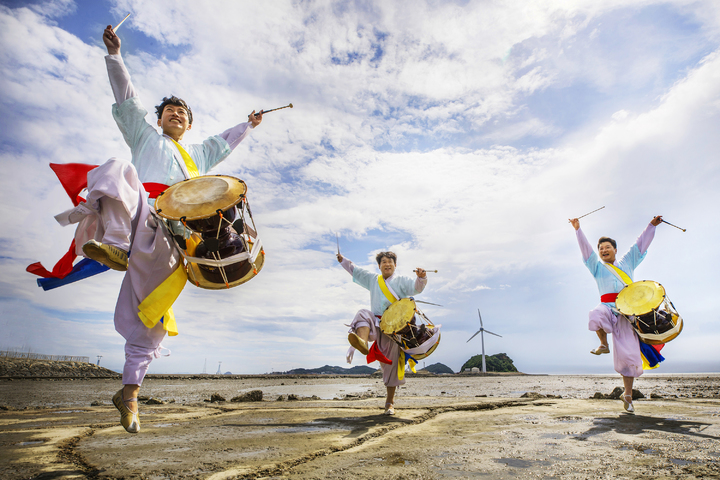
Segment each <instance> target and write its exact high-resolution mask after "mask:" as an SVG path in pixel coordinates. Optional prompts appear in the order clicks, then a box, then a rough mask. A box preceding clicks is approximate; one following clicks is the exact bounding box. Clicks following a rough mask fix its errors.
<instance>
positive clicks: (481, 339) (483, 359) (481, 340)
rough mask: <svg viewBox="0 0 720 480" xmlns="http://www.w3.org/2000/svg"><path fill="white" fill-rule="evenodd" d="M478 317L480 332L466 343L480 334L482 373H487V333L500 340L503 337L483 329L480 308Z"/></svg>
mask: <svg viewBox="0 0 720 480" xmlns="http://www.w3.org/2000/svg"><path fill="white" fill-rule="evenodd" d="M478 317H480V330H478V331H477V332H475V335H473V336H472V337H470V338H469V339H468V341H467V342H465V343H468V342H469V341H470V340H472V339H473V338H475V336H476V335H477V334H478V333H479V334H480V343H481V344H482V373H487V372H486V371H485V332H487V333H489V334H490V335H495V336H496V337H500V338H502V335H498V334H497V333H493V332H491V331H489V330H485V329H484V328H483V323H482V315H480V309H479V308H478Z"/></svg>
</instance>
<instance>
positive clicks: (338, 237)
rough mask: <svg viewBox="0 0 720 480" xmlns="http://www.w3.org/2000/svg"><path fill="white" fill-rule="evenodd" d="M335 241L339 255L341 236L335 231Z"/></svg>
mask: <svg viewBox="0 0 720 480" xmlns="http://www.w3.org/2000/svg"><path fill="white" fill-rule="evenodd" d="M335 241H336V242H337V246H338V255H340V236H339V235H338V234H337V232H335Z"/></svg>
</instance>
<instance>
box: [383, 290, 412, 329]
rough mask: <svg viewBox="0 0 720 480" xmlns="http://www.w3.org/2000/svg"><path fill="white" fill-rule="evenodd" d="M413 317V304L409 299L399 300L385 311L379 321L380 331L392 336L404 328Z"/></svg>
mask: <svg viewBox="0 0 720 480" xmlns="http://www.w3.org/2000/svg"><path fill="white" fill-rule="evenodd" d="M413 315H415V302H414V301H413V300H412V299H410V298H401V299H400V300H398V301H397V302H395V303H393V304H392V305H390V306H389V307H388V309H387V310H385V313H383V316H382V319H381V320H380V330H382V331H383V333H384V334H386V335H392V334H393V333H395V332H399V331H400V330H402V329H403V328H405V327H406V326H407V324H408V322H409V321H410V320H412V317H413Z"/></svg>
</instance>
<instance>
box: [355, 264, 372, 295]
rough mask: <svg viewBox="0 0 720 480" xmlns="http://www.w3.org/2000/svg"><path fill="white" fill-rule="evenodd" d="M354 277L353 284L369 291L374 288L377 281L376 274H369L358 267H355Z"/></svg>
mask: <svg viewBox="0 0 720 480" xmlns="http://www.w3.org/2000/svg"><path fill="white" fill-rule="evenodd" d="M352 275H353V282H355V283H357V284H358V285H360V286H361V287H364V288H366V289H368V290H371V289H372V287H373V283H374V282H376V281H377V274H376V273H371V272H368V271H367V270H365V269H364V268H360V267H358V266H357V265H355V269H354V270H353V274H352Z"/></svg>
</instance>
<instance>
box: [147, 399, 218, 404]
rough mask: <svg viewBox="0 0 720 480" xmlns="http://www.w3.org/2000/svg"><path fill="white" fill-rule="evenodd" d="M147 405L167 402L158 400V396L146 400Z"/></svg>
mask: <svg viewBox="0 0 720 480" xmlns="http://www.w3.org/2000/svg"><path fill="white" fill-rule="evenodd" d="M223 401H224V399H223ZM145 405H165V402H163V401H162V400H158V399H157V398H151V399H149V400H147V401H146V402H145Z"/></svg>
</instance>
